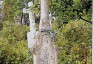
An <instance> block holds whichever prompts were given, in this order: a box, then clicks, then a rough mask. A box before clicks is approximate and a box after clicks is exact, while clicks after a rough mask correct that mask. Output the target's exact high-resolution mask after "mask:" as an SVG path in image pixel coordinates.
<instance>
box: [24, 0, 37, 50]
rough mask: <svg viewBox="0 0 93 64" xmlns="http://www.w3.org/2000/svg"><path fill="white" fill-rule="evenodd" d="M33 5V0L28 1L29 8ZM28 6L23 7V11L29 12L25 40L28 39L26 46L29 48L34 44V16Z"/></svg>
mask: <svg viewBox="0 0 93 64" xmlns="http://www.w3.org/2000/svg"><path fill="white" fill-rule="evenodd" d="M32 5H33V2H29V3H28V7H29V8H30V7H31V6H32ZM29 8H23V13H24V14H26V13H28V14H29V21H30V26H29V27H30V32H28V33H27V41H28V48H29V49H31V48H32V47H33V46H34V45H35V33H36V29H35V18H34V14H33V12H32V11H30V10H29Z"/></svg>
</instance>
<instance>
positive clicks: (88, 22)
mask: <svg viewBox="0 0 93 64" xmlns="http://www.w3.org/2000/svg"><path fill="white" fill-rule="evenodd" d="M80 19H81V20H84V21H85V22H88V23H90V24H92V22H91V21H88V20H86V19H84V18H82V17H81V16H80Z"/></svg>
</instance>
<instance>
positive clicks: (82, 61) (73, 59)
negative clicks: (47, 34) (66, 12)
mask: <svg viewBox="0 0 93 64" xmlns="http://www.w3.org/2000/svg"><path fill="white" fill-rule="evenodd" d="M55 24H56V23H55ZM56 26H57V25H56ZM53 28H54V30H56V31H58V34H57V36H56V45H57V46H58V47H60V48H61V51H60V53H59V58H58V62H59V64H91V51H92V49H91V45H92V43H91V40H92V39H91V38H92V36H91V35H92V33H91V32H92V27H91V24H88V23H85V22H83V21H82V20H75V21H72V22H70V23H68V24H66V25H64V26H63V27H61V28H60V29H56V27H53Z"/></svg>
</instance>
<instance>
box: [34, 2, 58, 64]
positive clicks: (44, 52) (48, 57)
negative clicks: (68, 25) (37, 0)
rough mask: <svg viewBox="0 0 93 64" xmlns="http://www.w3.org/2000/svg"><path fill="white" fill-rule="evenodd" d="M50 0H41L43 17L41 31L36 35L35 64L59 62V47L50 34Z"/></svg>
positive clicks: (55, 63) (54, 63)
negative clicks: (57, 47)
mask: <svg viewBox="0 0 93 64" xmlns="http://www.w3.org/2000/svg"><path fill="white" fill-rule="evenodd" d="M50 30H51V23H50V20H49V11H48V0H41V19H40V25H39V33H38V34H37V35H36V36H35V39H36V45H35V46H34V47H33V48H32V52H33V54H34V55H33V58H34V60H33V61H34V63H33V64H58V63H57V49H56V47H55V45H54V42H53V40H52V38H51V36H50Z"/></svg>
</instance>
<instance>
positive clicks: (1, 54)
mask: <svg viewBox="0 0 93 64" xmlns="http://www.w3.org/2000/svg"><path fill="white" fill-rule="evenodd" d="M2 24H3V29H2V30H1V31H0V64H32V54H31V53H30V52H29V50H28V48H27V41H26V33H27V31H28V27H27V26H19V25H16V24H14V23H11V22H9V21H6V22H3V23H2Z"/></svg>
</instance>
